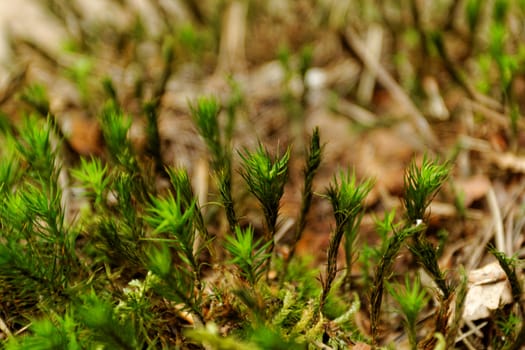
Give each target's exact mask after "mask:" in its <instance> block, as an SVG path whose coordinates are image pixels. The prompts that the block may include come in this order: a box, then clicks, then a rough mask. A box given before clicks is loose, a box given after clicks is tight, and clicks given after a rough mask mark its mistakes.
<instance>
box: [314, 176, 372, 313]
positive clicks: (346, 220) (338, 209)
mask: <svg viewBox="0 0 525 350" xmlns="http://www.w3.org/2000/svg"><path fill="white" fill-rule="evenodd" d="M373 184H374V182H373V181H372V180H370V179H368V180H365V181H363V182H361V183H358V182H357V179H356V176H355V173H353V172H352V173H351V172H350V171H348V172H347V173H346V174H345V173H344V172H341V173H340V174H339V178H337V177H335V176H334V179H333V182H332V183H331V184H330V185H329V187H328V189H327V194H326V197H327V198H328V199H329V200H330V203H331V204H332V208H333V212H334V217H335V225H336V226H335V230H334V232H333V234H332V236H331V238H330V245H329V246H328V265H327V267H326V279H325V281H324V282H323V294H322V296H321V302H320V306H321V307H320V310H321V311H322V307H323V306H324V303H325V301H326V297H327V296H328V293H329V292H330V288H331V286H332V282H333V281H334V279H335V277H336V273H337V252H338V250H339V245H340V243H341V240H342V239H343V236H344V237H345V241H346V242H345V254H346V257H345V258H346V265H347V266H346V269H347V271H349V270H350V267H351V261H352V247H353V244H354V243H355V240H356V238H357V231H358V228H359V224H360V222H361V217H362V214H363V210H364V199H365V197H366V196H367V195H368V193H369V192H370V190H371V189H372V186H373ZM347 276H349V275H347Z"/></svg>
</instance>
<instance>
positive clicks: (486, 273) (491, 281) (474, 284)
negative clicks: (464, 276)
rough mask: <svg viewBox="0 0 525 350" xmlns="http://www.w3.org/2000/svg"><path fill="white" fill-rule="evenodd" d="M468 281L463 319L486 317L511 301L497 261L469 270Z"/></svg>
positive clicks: (503, 273) (504, 278)
mask: <svg viewBox="0 0 525 350" xmlns="http://www.w3.org/2000/svg"><path fill="white" fill-rule="evenodd" d="M468 283H469V290H468V292H467V297H466V300H465V309H464V310H463V318H464V319H465V320H469V321H475V320H479V319H483V318H487V317H489V316H490V314H491V312H492V311H494V310H496V309H498V308H499V307H500V306H502V305H506V304H509V303H510V302H512V295H511V290H510V285H509V282H508V280H507V276H506V275H505V272H504V271H503V269H502V268H501V266H500V265H499V264H498V263H497V262H494V263H491V264H488V265H485V266H484V267H482V268H480V269H477V270H473V271H470V273H469V275H468Z"/></svg>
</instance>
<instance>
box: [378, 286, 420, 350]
mask: <svg viewBox="0 0 525 350" xmlns="http://www.w3.org/2000/svg"><path fill="white" fill-rule="evenodd" d="M386 288H387V290H388V292H389V293H390V295H392V297H393V298H394V300H395V301H396V302H397V303H398V304H399V311H400V312H401V313H402V314H403V317H404V321H405V328H406V331H407V334H408V339H409V341H410V346H411V348H412V349H413V350H416V349H417V339H416V324H417V317H418V315H419V313H420V312H421V311H422V310H423V308H425V307H426V306H427V304H428V302H429V300H430V297H429V295H428V294H427V292H426V291H425V289H423V288H422V286H421V282H420V280H419V277H417V278H416V279H415V280H414V283H413V284H410V279H409V278H408V276H405V285H404V287H401V286H399V285H396V284H390V283H387V284H386Z"/></svg>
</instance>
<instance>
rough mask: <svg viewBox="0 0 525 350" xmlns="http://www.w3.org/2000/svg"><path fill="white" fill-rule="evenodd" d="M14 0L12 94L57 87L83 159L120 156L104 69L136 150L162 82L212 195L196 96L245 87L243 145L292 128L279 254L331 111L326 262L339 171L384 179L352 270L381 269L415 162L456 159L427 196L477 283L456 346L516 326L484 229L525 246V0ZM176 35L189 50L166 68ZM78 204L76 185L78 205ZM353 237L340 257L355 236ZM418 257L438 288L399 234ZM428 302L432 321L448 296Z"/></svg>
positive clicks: (317, 249)
mask: <svg viewBox="0 0 525 350" xmlns="http://www.w3.org/2000/svg"><path fill="white" fill-rule="evenodd" d="M8 3H9V4H14V2H6V1H4V2H1V3H0V13H2V16H3V17H4V18H3V19H2V20H1V21H3V23H5V26H4V28H5V29H6V31H5V33H6V36H5V38H6V40H5V41H3V43H4V44H1V43H0V58H1V59H2V60H3V61H4V62H6V63H5V64H4V65H3V67H2V71H1V72H2V73H1V74H2V76H0V78H1V79H0V83H1V84H2V85H1V86H0V110H1V111H2V113H3V114H5V115H6V116H8V118H9V120H10V121H11V122H12V123H14V124H17V123H18V122H19V121H20V120H21V119H22V118H23V116H24V114H27V113H31V112H32V111H33V110H34V109H35V105H34V104H31V103H29V104H28V103H27V101H24V100H23V99H21V98H20V95H21V92H22V91H27V90H25V89H27V88H28V87H32V86H36V85H38V86H43V87H45V90H46V95H47V97H48V99H49V112H50V113H51V114H52V115H53V116H54V118H56V122H57V123H58V125H59V127H60V130H61V133H62V135H63V136H64V138H65V142H66V143H67V144H68V146H69V147H70V149H71V150H72V153H71V154H72V155H71V157H72V159H71V164H73V165H74V166H76V165H78V158H79V157H101V158H102V159H107V158H109V157H110V156H109V155H108V150H107V148H106V147H105V142H104V140H103V135H102V131H101V129H102V128H103V127H102V126H101V125H100V118H98V115H99V114H100V111H101V106H102V105H103V104H104V103H105V100H106V99H107V96H108V95H107V91H106V90H104V86H103V84H102V81H103V80H104V79H107V78H109V79H110V80H111V82H112V84H113V86H114V87H115V90H116V93H117V99H118V101H119V103H120V105H121V106H122V108H123V109H124V111H125V113H126V114H127V115H129V116H131V117H132V125H131V128H130V131H129V134H128V136H129V138H130V140H131V141H132V144H133V146H134V150H135V152H136V153H137V154H139V155H141V154H146V153H147V149H148V145H147V144H146V142H147V141H146V139H147V135H146V131H145V121H144V114H143V110H142V102H143V101H146V100H148V99H150V98H152V97H153V98H154V97H155V96H156V94H157V93H158V91H159V90H158V89H157V88H158V87H159V86H161V87H160V88H161V96H159V97H160V109H159V119H158V128H159V134H160V140H161V143H160V149H161V150H162V155H161V156H162V160H163V163H164V165H166V166H171V167H173V166H181V167H184V168H186V169H187V171H188V173H189V175H190V178H191V180H192V185H193V188H194V192H195V193H196V194H198V198H199V203H200V204H201V205H202V206H203V208H205V210H207V211H209V212H214V211H213V209H212V205H210V204H209V203H213V202H215V201H217V196H216V193H217V189H216V187H215V184H214V181H213V178H212V177H211V176H210V175H209V174H210V166H211V165H210V162H209V159H210V156H209V153H208V150H207V148H206V144H205V143H204V142H203V140H202V139H201V138H200V137H199V135H198V132H197V129H196V127H195V125H194V124H193V121H192V118H191V108H190V105H191V103H192V101H196V99H197V98H199V97H200V96H215V97H217V98H218V100H219V101H220V102H221V104H222V105H223V106H225V107H224V111H226V106H227V105H228V103H230V102H231V101H237V100H235V99H236V98H238V101H240V102H239V103H238V104H237V105H236V106H237V109H236V116H235V126H234V131H233V138H232V140H233V141H232V142H233V148H234V149H239V150H240V149H244V148H246V149H253V148H255V147H256V146H257V144H258V143H259V142H260V143H261V144H263V145H265V146H266V147H267V148H268V149H269V150H270V152H271V153H276V152H279V151H282V150H284V149H286V147H288V146H291V147H292V148H291V149H292V153H291V159H290V168H289V181H288V183H287V185H286V188H285V192H284V196H283V198H282V200H281V202H280V212H279V230H278V232H277V235H276V240H277V247H276V249H277V251H278V252H279V253H281V254H286V252H287V249H288V248H287V244H288V243H289V242H290V237H291V234H292V232H293V227H294V225H295V224H296V218H297V215H298V213H299V208H300V206H301V189H302V186H303V170H302V169H303V164H304V154H305V151H304V150H305V148H306V147H307V146H308V144H307V142H308V139H309V135H311V133H312V131H313V130H314V128H316V127H318V128H319V134H320V139H321V143H322V144H323V145H324V148H323V157H322V162H321V166H320V168H319V170H318V173H317V176H316V178H315V182H314V192H315V194H316V195H314V199H313V204H312V208H311V210H310V213H309V215H308V219H307V225H306V228H305V231H304V234H303V235H302V238H301V239H300V241H299V242H298V243H297V248H296V249H297V251H296V254H297V255H298V256H313V257H314V259H313V261H312V266H316V267H319V268H320V269H324V266H325V264H326V251H327V249H328V246H329V241H330V235H331V232H332V231H333V229H334V227H335V221H334V219H333V214H332V206H331V205H330V202H329V201H328V200H327V199H326V198H325V197H324V196H323V194H325V193H326V190H327V188H328V187H329V184H330V183H331V181H333V179H334V176H335V175H337V174H339V173H340V172H341V171H347V169H349V170H351V171H355V174H356V176H357V178H358V179H365V178H373V179H374V181H375V185H374V187H373V189H372V190H371V192H370V194H369V195H368V196H367V198H366V202H365V204H366V210H365V214H364V216H363V218H362V221H361V226H360V231H359V237H358V241H357V248H356V251H357V254H356V256H355V263H354V264H353V265H352V276H354V277H355V278H360V277H362V275H363V273H364V272H363V271H364V270H365V269H367V266H365V265H366V258H365V259H363V256H361V255H360V253H361V252H362V251H363V252H364V250H362V251H361V249H364V248H362V247H364V246H374V245H377V244H379V243H380V241H381V237H380V236H379V235H378V234H377V233H376V228H375V227H376V226H375V222H376V220H377V219H378V218H383V217H384V215H385V213H388V212H390V211H391V210H396V212H397V213H398V216H401V214H400V213H402V211H403V201H402V200H401V198H402V197H403V194H404V189H405V180H406V178H405V174H406V169H407V167H408V166H409V165H410V164H411V162H412V161H413V160H415V161H416V163H417V164H420V163H421V161H422V159H423V157H424V156H426V157H430V158H432V159H436V160H438V161H441V162H449V164H450V165H451V172H450V176H449V177H448V178H447V181H446V182H445V183H444V185H443V187H442V188H441V190H440V191H439V192H438V193H437V195H436V196H435V198H434V199H433V201H432V203H431V205H430V207H429V210H428V214H429V216H428V218H427V225H428V230H427V237H428V239H429V241H431V242H432V243H433V244H435V245H436V247H437V246H438V245H440V244H442V250H441V251H440V255H439V266H440V268H441V269H442V270H443V271H447V273H450V275H454V276H457V275H459V274H460V273H461V271H463V269H464V273H465V274H466V275H467V276H468V283H469V287H471V288H470V289H469V293H471V294H467V299H466V302H465V308H464V311H463V315H462V321H461V327H460V330H459V331H458V334H457V339H458V341H457V343H456V347H458V348H468V349H483V348H489V347H491V346H495V345H494V344H495V343H497V342H496V341H495V340H494V339H496V338H497V337H499V336H500V335H501V333H500V330H499V328H498V327H499V326H498V324H499V323H498V322H497V321H496V316H495V315H496V314H498V312H500V311H501V310H500V309H502V308H504V307H505V305H510V304H511V298H510V294H511V291H510V287H509V284H508V282H507V280H506V275H505V273H504V272H503V270H501V268H500V267H499V265H497V264H496V265H495V264H494V262H495V261H496V259H495V258H494V256H493V255H492V254H490V253H489V250H488V249H487V247H488V246H489V245H492V246H493V247H495V249H496V250H497V251H500V252H503V253H505V254H506V255H507V256H509V257H511V256H514V257H516V258H518V259H521V258H523V255H524V254H525V251H524V249H523V247H524V238H523V237H524V235H523V226H524V224H525V215H524V214H525V206H524V200H525V197H524V195H525V185H524V183H523V173H524V172H525V154H523V147H524V146H525V133H524V129H523V126H524V122H523V118H522V112H521V111H523V108H524V107H525V106H524V105H523V104H524V103H525V102H524V101H525V76H524V75H523V63H524V62H525V55H524V52H525V50H524V47H523V42H524V41H523V36H524V35H525V33H523V29H522V27H523V22H524V21H525V9H524V8H523V7H521V5H520V2H519V1H510V0H509V1H499V2H498V1H494V3H498V4H499V3H507V5H506V6H507V8H505V11H506V12H505V13H504V14H503V15H501V14H498V13H497V12H498V11H499V10H498V9H499V8H498V7H497V4H496V5H493V4H492V3H493V2H490V1H487V2H486V3H487V4H485V2H479V3H480V4H482V5H479V6H478V7H479V8H478V9H477V10H476V9H473V8H474V7H475V6H474V5H472V4H471V3H472V2H471V1H457V2H456V1H452V2H450V1H432V2H426V3H425V6H423V5H422V3H423V2H422V1H416V0H415V1H401V2H399V1H380V2H366V1H348V2H345V1H329V0H324V1H308V0H297V1H263V2H258V1H239V0H232V1H211V0H210V1H204V2H200V1H172V2H169V1H151V2H147V1H138V0H137V1H116V0H115V1H109V0H108V1H102V0H101V1H97V2H93V4H95V5H93V4H92V5H91V6H93V7H90V6H87V5H85V4H84V2H82V1H80V2H75V1H73V2H70V3H69V2H68V1H59V0H55V1H48V2H47V3H48V6H47V7H46V5H45V4H46V2H44V1H41V2H39V3H38V4H37V5H35V4H34V3H33V4H29V3H31V1H24V2H23V4H22V1H17V2H16V5H8ZM26 3H28V5H27V6H26ZM68 3H69V4H68ZM401 3H402V4H404V5H406V6H402V5H400V4H401ZM456 3H457V4H456ZM358 4H361V5H358ZM6 6H7V7H10V8H9V9H8V8H7V7H6ZM469 6H470V7H469ZM475 11H477V12H475ZM28 22H31V23H28ZM23 23H26V24H23ZM498 31H499V32H498ZM501 32H502V33H501ZM498 35H499V36H498ZM167 45H171V47H172V48H173V50H174V55H173V57H172V60H171V62H170V65H169V69H168V70H166V69H165V68H166V66H165V65H164V57H163V50H164V49H165V47H166V46H167ZM160 81H164V82H165V84H164V85H162V84H161V83H159V82H160ZM223 114H226V112H224V113H223ZM221 115H222V114H221ZM222 117H224V115H222ZM224 120H225V119H224ZM224 120H223V119H221V121H220V123H225V121H224ZM239 164H240V159H239V154H238V153H236V152H234V160H233V168H234V169H235V171H234V178H233V192H234V195H235V198H236V200H238V203H242V204H238V205H237V209H238V215H239V217H240V218H241V219H240V221H241V222H242V223H243V224H244V225H246V224H247V223H250V224H251V225H252V226H253V227H254V228H255V229H256V232H262V231H263V230H264V221H263V216H262V214H261V210H260V207H259V205H258V203H257V201H256V200H255V199H254V198H252V197H251V196H250V195H248V194H247V192H246V191H245V190H244V189H243V188H244V186H245V185H244V183H243V180H242V177H241V176H240V175H239V173H238V172H237V169H238V168H239ZM159 181H161V180H159ZM73 198H74V197H73ZM81 205H82V201H81V200H79V201H78V203H76V202H75V203H70V205H69V210H70V211H71V217H75V216H76V215H78V212H79V211H78V208H79V207H80V206H81ZM208 207H209V208H208ZM209 216H210V217H212V216H213V214H210V213H209ZM221 220H222V221H221ZM210 222H212V223H211V224H210V227H212V229H211V230H212V231H217V232H220V231H221V230H223V229H224V228H225V227H226V225H225V222H224V218H222V219H212V220H210ZM340 253H341V254H340V258H339V262H340V263H341V264H343V263H344V257H343V255H344V254H343V249H342V248H341V249H340ZM363 254H364V253H363ZM517 266H518V267H519V268H518V269H517V271H518V275H520V276H521V272H522V271H521V266H520V265H519V264H518V265H517ZM481 269H485V270H481ZM480 272H481V273H484V274H483V277H479V275H477V273H478V274H479V273H480ZM415 274H417V275H420V276H421V280H422V283H423V285H424V286H426V288H429V289H432V288H433V287H432V284H431V281H430V278H429V277H428V275H425V273H424V271H423V269H421V266H420V265H419V264H418V262H417V261H416V259H415V258H414V256H413V254H412V253H411V251H410V250H409V249H402V250H401V251H400V253H399V255H398V256H397V258H396V260H395V263H394V268H393V270H392V276H394V277H393V279H396V278H400V279H403V278H401V277H402V276H405V275H411V276H414V275H415ZM474 286H478V287H479V288H474ZM480 286H481V287H480ZM474 293H479V294H474ZM359 294H360V296H361V297H362V298H363V299H364V298H365V295H364V294H363V293H359ZM367 308H368V306H367V302H366V301H365V300H362V310H361V311H360V313H359V314H358V315H357V316H356V320H357V321H356V322H357V324H358V326H359V328H360V330H361V331H362V333H363V334H365V335H370V329H369V327H370V324H369V322H370V321H369V310H368V309H367ZM392 308H395V307H394V306H392ZM426 311H427V317H421V321H420V324H422V325H423V326H421V327H422V329H425V326H424V322H430V321H429V319H432V312H433V311H435V310H434V309H433V308H432V307H429V308H428V309H427V310H426ZM386 312H387V313H388V312H391V314H389V315H391V317H389V316H386V317H384V320H383V324H382V326H381V327H382V337H381V342H382V344H384V345H388V344H390V346H394V348H402V347H404V346H406V339H405V338H403V334H404V331H403V329H402V328H401V326H400V325H401V323H400V322H399V321H400V316H399V315H398V314H395V313H393V312H392V310H387V311H386ZM4 316H5V315H4ZM428 327H430V326H428ZM422 332H423V333H425V332H424V331H422ZM351 343H352V342H349V345H348V346H350V344H351ZM354 343H355V342H354ZM358 344H359V343H358ZM363 344H364V343H363ZM363 344H361V346H364V345H363ZM392 344H395V345H392ZM403 344H405V345H403ZM356 348H358V347H357V346H356Z"/></svg>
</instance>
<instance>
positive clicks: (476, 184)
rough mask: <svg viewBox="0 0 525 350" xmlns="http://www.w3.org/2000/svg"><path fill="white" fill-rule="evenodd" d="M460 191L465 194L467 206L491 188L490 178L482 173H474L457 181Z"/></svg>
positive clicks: (464, 198) (464, 199) (483, 195)
mask: <svg viewBox="0 0 525 350" xmlns="http://www.w3.org/2000/svg"><path fill="white" fill-rule="evenodd" d="M455 185H456V188H457V190H458V192H460V193H462V194H463V202H464V205H465V207H466V208H468V207H470V206H471V205H472V203H473V202H474V201H476V200H478V199H481V198H483V197H485V195H486V194H487V191H488V189H489V188H490V181H489V179H488V178H487V177H486V176H485V175H482V174H478V175H474V176H471V177H468V178H465V179H459V180H456V182H455Z"/></svg>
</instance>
